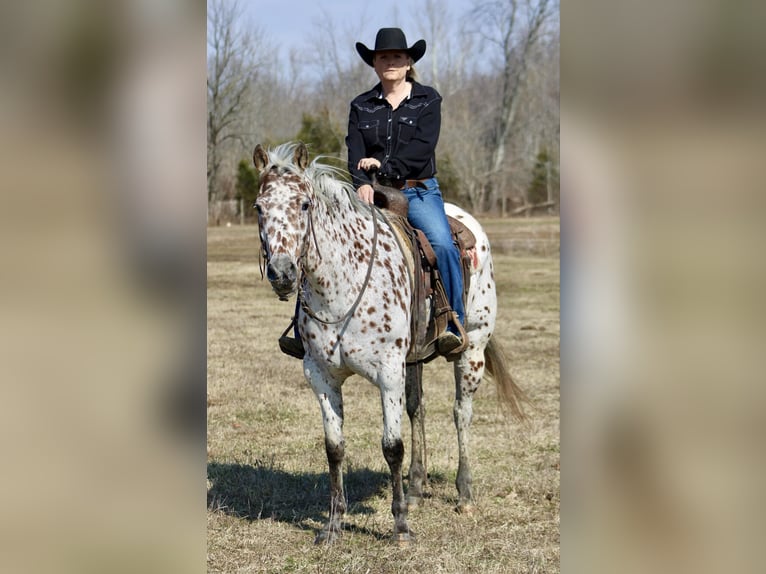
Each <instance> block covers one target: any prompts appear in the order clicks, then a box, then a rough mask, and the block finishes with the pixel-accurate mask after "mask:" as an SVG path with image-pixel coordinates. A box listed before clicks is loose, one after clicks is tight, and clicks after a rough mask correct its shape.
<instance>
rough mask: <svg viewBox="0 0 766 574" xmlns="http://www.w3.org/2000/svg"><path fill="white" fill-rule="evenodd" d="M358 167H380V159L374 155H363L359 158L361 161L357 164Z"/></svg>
mask: <svg viewBox="0 0 766 574" xmlns="http://www.w3.org/2000/svg"><path fill="white" fill-rule="evenodd" d="M356 168H357V169H361V170H362V171H369V170H371V169H380V161H378V160H377V159H375V158H374V157H363V158H362V159H360V160H359V163H358V164H357V165H356Z"/></svg>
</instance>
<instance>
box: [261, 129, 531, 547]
mask: <svg viewBox="0 0 766 574" xmlns="http://www.w3.org/2000/svg"><path fill="white" fill-rule="evenodd" d="M253 161H254V163H255V166H256V167H257V168H258V170H259V172H260V174H261V176H260V190H259V195H258V198H257V200H256V202H255V207H256V210H257V212H258V224H259V228H260V239H261V249H262V254H263V256H264V258H265V265H266V272H267V277H268V279H269V281H270V282H271V285H272V288H273V289H274V291H275V292H276V293H277V295H278V296H279V298H280V299H282V300H287V299H288V297H289V296H290V295H292V294H294V293H296V292H298V291H299V292H300V293H299V294H300V303H301V306H300V309H299V312H298V316H297V318H296V320H297V326H298V329H299V330H300V334H301V337H302V339H303V343H304V346H305V348H306V354H305V357H304V359H303V371H304V374H305V376H306V379H307V381H308V383H309V384H310V386H311V388H312V389H313V391H314V393H315V395H316V397H317V399H318V400H319V405H320V407H321V411H322V420H323V423H324V433H325V448H326V451H327V460H328V463H329V470H330V491H331V494H330V512H329V520H328V522H327V524H326V525H325V527H324V528H323V530H322V531H321V532H320V533H319V534H318V535H317V540H316V541H317V542H323V541H327V542H331V541H333V540H335V539H336V538H337V537H338V536H339V535H340V533H341V520H342V518H343V515H344V512H345V511H346V499H345V495H344V490H343V474H342V462H343V456H344V451H345V443H344V439H343V396H342V391H341V387H342V385H343V381H344V380H345V379H346V378H348V377H349V376H350V375H352V374H358V375H361V376H363V377H364V378H366V379H367V380H369V381H370V382H372V383H373V384H374V385H376V386H377V387H378V388H379V389H380V397H381V404H382V408H383V439H382V446H383V456H384V457H385V460H386V462H387V463H388V466H389V468H390V470H391V479H392V487H393V502H392V504H391V512H392V514H393V516H394V532H393V539H394V540H395V541H397V542H401V543H406V542H407V541H409V540H410V535H411V532H410V528H409V525H408V523H407V512H408V506H413V505H416V504H417V503H418V502H419V500H420V498H421V497H422V494H423V481H424V479H425V469H424V465H423V452H422V451H423V442H422V437H421V433H420V432H418V431H420V430H421V429H422V423H423V421H422V418H421V417H422V415H423V413H422V409H421V408H420V398H421V388H420V386H419V384H420V380H419V374H420V369H422V364H414V365H410V366H408V365H407V364H406V358H407V353H408V348H409V346H410V318H411V312H412V311H411V299H412V289H413V287H412V284H411V279H410V278H411V270H410V271H408V268H407V258H406V257H405V255H404V253H403V251H402V249H401V248H400V246H399V243H398V242H397V238H396V236H395V232H394V231H393V229H392V228H391V226H390V225H388V224H387V222H386V219H385V218H384V217H383V214H382V213H381V212H380V211H379V209H378V208H377V207H374V206H371V205H368V204H365V203H363V202H361V201H359V200H358V199H357V197H356V194H355V192H354V190H353V188H352V187H351V186H350V185H349V184H348V183H345V182H344V181H342V180H341V179H339V178H338V175H339V170H337V169H335V168H332V167H329V166H326V165H323V164H321V163H318V162H317V161H316V160H315V161H314V162H312V163H310V164H309V162H308V153H307V150H306V147H305V146H304V145H303V144H296V143H287V144H282V145H280V146H278V147H276V148H275V149H273V150H269V151H267V150H265V149H264V148H263V147H261V146H260V145H258V146H257V147H256V148H255V151H254V153H253ZM447 210H448V213H449V214H450V215H452V216H453V217H457V218H460V219H461V220H462V222H463V223H464V224H465V225H467V226H468V227H469V228H470V229H471V231H472V232H473V233H474V234H475V236H476V238H477V254H476V257H474V263H473V268H472V269H471V277H470V291H469V293H468V297H467V303H466V313H465V329H466V332H467V335H468V338H469V345H468V347H467V349H466V350H465V351H464V352H463V353H462V355H461V356H460V357H459V358H458V359H457V360H456V361H455V362H454V371H455V383H456V384H455V388H456V397H455V406H454V418H455V425H456V427H457V432H458V445H459V467H458V474H457V480H456V485H457V489H458V494H459V502H458V509H459V510H461V511H467V510H469V509H470V508H471V506H472V504H473V496H472V493H471V471H470V466H469V449H468V434H469V427H470V424H471V416H472V398H473V395H474V393H475V392H476V389H477V388H478V386H479V383H480V382H481V379H482V376H483V375H484V372H485V368H486V369H487V371H488V373H489V374H490V375H492V377H493V378H494V380H495V382H496V383H497V385H498V390H499V395H500V397H501V398H503V399H505V400H506V401H508V403H509V404H510V406H511V407H512V408H513V410H514V412H516V413H520V411H519V408H518V407H519V401H520V399H521V396H522V395H521V392H520V390H519V388H518V387H517V386H516V385H515V384H514V383H513V381H512V379H511V377H510V375H509V374H508V372H507V369H506V368H505V366H504V361H503V356H502V353H500V352H499V349H498V348H497V347H496V345H495V344H494V343H493V342H492V341H491V340H490V336H491V334H492V330H493V329H494V326H495V317H496V312H497V299H496V295H495V283H494V279H493V272H492V258H491V255H490V250H489V242H488V240H487V236H486V234H485V233H484V232H483V231H482V229H481V227H480V226H479V224H478V223H477V222H476V220H475V219H474V218H472V217H471V216H470V215H468V214H467V213H465V212H464V211H462V210H460V209H459V208H457V207H455V206H453V205H448V206H447ZM405 393H406V394H405ZM405 404H406V409H407V413H408V415H409V417H410V421H411V424H412V428H413V432H412V454H411V459H412V460H411V465H410V476H409V487H408V497H407V498H406V499H405V496H404V487H403V483H402V463H403V458H404V445H403V443H402V436H401V424H402V414H403V411H404V408H405Z"/></svg>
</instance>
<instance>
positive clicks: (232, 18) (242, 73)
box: [207, 0, 259, 201]
mask: <svg viewBox="0 0 766 574" xmlns="http://www.w3.org/2000/svg"><path fill="white" fill-rule="evenodd" d="M242 14H243V10H242V7H241V6H240V4H239V1H238V0H212V1H211V2H210V3H209V5H208V15H207V17H208V77H207V96H208V106H207V157H208V164H207V187H208V201H214V200H216V199H218V194H217V185H218V177H219V174H220V170H221V165H222V162H223V157H224V153H225V147H226V146H227V144H229V143H231V142H233V141H236V140H240V139H242V137H243V133H242V130H241V127H240V126H241V116H242V114H243V113H244V111H245V106H246V102H247V99H248V95H249V92H250V89H251V86H252V85H254V83H255V81H256V79H257V75H258V68H259V65H258V61H257V59H256V53H257V47H258V46H257V45H256V42H255V41H254V40H253V37H254V36H253V35H251V34H250V33H249V32H248V31H246V30H243V29H242V27H241V26H238V25H237V23H238V22H239V21H240V19H241V17H242ZM255 37H259V36H257V35H256V36H255Z"/></svg>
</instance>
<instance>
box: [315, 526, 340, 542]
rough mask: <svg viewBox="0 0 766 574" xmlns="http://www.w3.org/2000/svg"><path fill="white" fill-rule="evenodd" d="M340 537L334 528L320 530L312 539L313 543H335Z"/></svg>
mask: <svg viewBox="0 0 766 574" xmlns="http://www.w3.org/2000/svg"><path fill="white" fill-rule="evenodd" d="M338 539H340V533H339V532H336V531H335V530H326V529H325V530H322V531H320V532H319V534H317V537H316V538H315V539H314V544H317V545H319V544H328V545H329V544H335V543H336V542H337V541H338Z"/></svg>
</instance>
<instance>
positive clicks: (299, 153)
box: [293, 142, 309, 169]
mask: <svg viewBox="0 0 766 574" xmlns="http://www.w3.org/2000/svg"><path fill="white" fill-rule="evenodd" d="M293 163H294V164H295V165H297V166H298V167H299V168H301V169H306V166H307V165H308V164H309V150H307V149H306V144H305V143H303V142H298V147H296V148H295V154H294V155H293Z"/></svg>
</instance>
